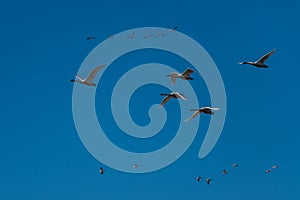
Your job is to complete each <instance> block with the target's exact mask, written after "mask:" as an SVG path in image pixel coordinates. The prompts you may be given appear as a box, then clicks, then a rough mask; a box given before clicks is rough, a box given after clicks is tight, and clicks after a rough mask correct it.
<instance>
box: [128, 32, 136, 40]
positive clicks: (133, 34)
mask: <svg viewBox="0 0 300 200" xmlns="http://www.w3.org/2000/svg"><path fill="white" fill-rule="evenodd" d="M134 36H135V32H133V33H131V34H130V35H127V37H128V38H130V39H133V38H134Z"/></svg>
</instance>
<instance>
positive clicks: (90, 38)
mask: <svg viewBox="0 0 300 200" xmlns="http://www.w3.org/2000/svg"><path fill="white" fill-rule="evenodd" d="M95 39H96V37H95V36H92V35H90V36H88V37H87V38H86V40H95Z"/></svg>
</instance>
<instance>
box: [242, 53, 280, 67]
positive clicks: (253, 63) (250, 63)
mask: <svg viewBox="0 0 300 200" xmlns="http://www.w3.org/2000/svg"><path fill="white" fill-rule="evenodd" d="M275 51H276V49H273V50H272V51H271V52H269V53H267V54H266V55H264V56H262V57H261V58H260V59H259V60H257V61H255V62H239V64H241V65H244V64H249V65H253V66H255V67H258V68H268V66H267V65H265V64H264V63H265V61H266V60H267V59H268V58H269V57H270V56H271V55H272V54H273V53H274V52H275Z"/></svg>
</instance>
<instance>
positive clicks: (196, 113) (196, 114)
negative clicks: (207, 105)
mask: <svg viewBox="0 0 300 200" xmlns="http://www.w3.org/2000/svg"><path fill="white" fill-rule="evenodd" d="M199 114H200V111H199V110H197V111H196V112H194V113H193V114H192V116H190V118H188V119H186V120H184V121H186V122H187V121H190V120H191V119H193V118H195V117H197V116H198V115H199Z"/></svg>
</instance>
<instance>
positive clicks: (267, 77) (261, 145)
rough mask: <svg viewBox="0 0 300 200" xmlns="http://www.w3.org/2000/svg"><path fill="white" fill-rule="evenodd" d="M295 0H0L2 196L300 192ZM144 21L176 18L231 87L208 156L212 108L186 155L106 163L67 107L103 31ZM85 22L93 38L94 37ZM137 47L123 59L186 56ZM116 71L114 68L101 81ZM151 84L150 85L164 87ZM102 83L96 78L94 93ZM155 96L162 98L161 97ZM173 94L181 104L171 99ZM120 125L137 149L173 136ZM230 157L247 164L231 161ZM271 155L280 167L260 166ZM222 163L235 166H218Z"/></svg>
mask: <svg viewBox="0 0 300 200" xmlns="http://www.w3.org/2000/svg"><path fill="white" fill-rule="evenodd" d="M299 8H300V3H299V2H298V1H296V0H294V1H292V0H291V1H285V2H282V1H269V0H266V1H258V0H252V1H233V0H229V1H183V2H181V3H175V2H174V1H163V2H162V1H143V2H141V1H126V2H123V1H113V2H109V1H105V2H104V1H103V2H101V1H81V2H72V3H71V2H60V1H45V2H40V1H25V2H24V1H11V2H8V1H5V2H1V6H0V24H1V30H2V31H1V37H0V44H1V45H0V58H1V61H2V63H1V66H2V68H1V69H2V79H1V80H2V84H1V90H2V96H1V100H0V101H1V128H2V131H1V140H0V147H1V148H0V156H1V159H2V162H1V165H0V169H1V170H0V198H1V199H5V200H6V199H7V200H14V199H32V200H35V199H45V200H46V199H74V200H77V199H78V200H79V199H89V200H93V199H194V198H203V199H205V198H210V199H221V198H222V199H232V200H235V199H244V200H248V199H249V200H250V199H251V200H252V199H273V200H277V199H278V200H279V199H280V200H281V199H291V200H292V199H297V198H299V196H300V186H299V181H298V180H299V178H300V173H299V168H300V162H299V161H298V157H299V153H300V150H299V141H300V136H299V120H300V118H299V116H298V112H299V108H298V106H297V104H298V102H299V100H300V95H299V89H300V84H299V78H298V76H299V75H298V74H299V72H300V70H299V67H298V51H297V50H298V46H299V44H300V40H299V35H300V28H299V26H298V24H299V17H300V14H299ZM147 26H155V27H165V28H172V27H174V26H178V31H181V32H182V33H184V34H186V35H188V36H190V37H192V38H194V39H195V40H196V41H198V42H199V43H200V44H201V45H202V46H203V47H204V48H205V49H206V50H207V52H208V53H209V54H210V56H211V57H212V58H213V59H214V62H215V63H216V64H217V66H218V69H219V71H220V73H221V75H222V78H223V81H224V84H225V87H226V93H227V106H228V107H227V109H228V110H227V118H226V123H225V127H224V130H223V133H222V135H221V137H220V140H219V141H218V143H217V145H216V146H215V148H214V149H213V151H212V152H211V153H210V154H209V155H208V156H207V157H206V158H204V159H202V160H199V159H198V158H197V155H198V150H199V147H200V145H201V141H202V140H203V136H204V134H205V130H206V129H207V126H208V123H209V116H201V125H200V129H199V131H198V135H197V137H196V139H195V141H194V142H193V144H192V145H191V147H190V148H189V149H188V151H187V152H186V153H185V154H184V155H183V156H182V157H181V158H180V159H179V160H177V161H176V162H175V163H173V164H172V165H170V166H169V167H167V168H164V169H162V170H159V171H156V172H153V173H148V174H127V173H123V172H119V171H116V170H114V169H111V168H109V167H107V166H105V165H104V164H103V163H100V162H99V161H98V160H96V159H95V158H94V157H93V156H92V155H91V154H89V152H88V151H87V150H86V148H85V147H84V145H83V144H82V142H81V140H80V139H79V137H78V134H77V131H76V129H75V126H74V121H73V118H72V91H73V84H72V83H71V82H70V81H69V80H70V79H72V78H73V76H74V74H76V72H77V70H78V69H79V67H80V65H81V63H82V62H83V60H84V59H85V57H86V56H87V55H88V53H89V52H90V51H91V50H92V49H93V48H94V47H96V46H97V45H98V44H99V43H100V42H101V41H103V40H105V39H106V38H107V37H108V36H110V35H113V34H116V33H119V32H122V31H124V30H128V29H132V28H138V27H147ZM90 34H93V35H95V36H96V37H97V39H96V40H93V41H87V40H86V37H87V36H88V35H90ZM273 48H277V51H276V52H275V54H274V55H273V56H272V57H271V58H270V59H269V60H268V61H267V63H268V65H269V66H270V68H269V69H257V68H254V67H251V66H241V65H238V64H237V62H238V61H243V60H255V59H257V58H259V57H260V56H262V55H263V54H265V53H267V52H268V51H270V50H272V49H273ZM147 53H149V57H147V56H146V54H147ZM160 53H162V54H160ZM136 54H137V55H135V54H134V53H133V54H132V55H131V54H130V55H128V57H125V58H124V59H123V60H122V59H120V60H117V61H116V64H117V62H121V63H127V64H128V66H130V65H135V64H142V63H143V61H145V62H146V61H147V62H148V61H149V60H150V61H153V60H155V61H156V62H162V63H166V64H169V65H176V66H174V67H175V68H177V69H178V70H179V71H180V70H181V69H183V68H184V66H185V64H186V63H184V62H183V61H182V62H181V61H178V58H175V57H174V58H171V57H168V56H170V55H168V56H165V55H164V53H163V52H157V51H150V52H136ZM141 55H145V57H144V58H143V59H140V58H141ZM176 59H177V60H176ZM137 60H138V61H137ZM177 61H178V62H180V63H177ZM177 64H178V65H177ZM197 78H198V77H197ZM198 79H199V80H195V82H193V83H192V84H196V83H199V86H198V90H199V91H201V93H203V96H204V97H203V99H204V100H203V104H209V96H208V93H207V89H206V87H205V85H204V82H203V81H202V79H201V77H199V78H198ZM113 83H114V82H113V81H111V82H109V80H108V81H107V83H106V84H107V87H105V88H109V87H110V84H113ZM147 87H148V86H147ZM147 87H146V86H145V88H143V90H148V89H149V90H151V91H154V90H157V89H158V88H157V86H153V88H147ZM149 87H150V86H149ZM105 88H104V89H105ZM101 90H102V89H101V88H99V89H97V91H98V92H99V95H100V91H101ZM143 90H142V89H141V91H137V92H136V94H135V96H134V98H133V99H134V100H135V101H140V100H145V99H146V97H145V96H143V92H142V91H143ZM159 93H160V92H159ZM96 99H100V97H98V93H97V97H96ZM148 100H149V99H148ZM151 100H153V101H158V102H155V103H159V101H160V100H161V97H160V96H159V95H158V96H157V97H153V99H151ZM99 101H100V100H99ZM150 103H151V102H150V100H149V102H148V103H147V105H148V106H149V105H150ZM132 106H133V109H132V115H133V119H135V120H136V121H137V123H140V124H143V123H147V120H148V118H143V116H139V113H138V112H137V111H140V110H145V112H146V109H147V108H146V107H143V106H141V105H137V106H136V107H135V106H134V105H132ZM168 106H169V108H172V107H173V106H174V107H176V106H177V104H176V101H174V102H170V104H169V105H168ZM96 109H97V114H99V115H100V114H103V115H106V114H107V115H109V113H106V112H105V113H101V104H100V103H99V104H97V105H96ZM169 110H170V109H169ZM107 112H108V111H107ZM174 116H175V115H174ZM112 123H113V122H112ZM109 125H110V123H107V126H108V127H107V128H110V127H109ZM166 129H168V127H166ZM113 130H114V129H113ZM116 130H117V129H116ZM170 132H171V131H170ZM114 134H116V135H117V134H120V133H119V132H117V131H115V132H113V134H112V135H111V136H110V137H111V138H112V139H114V140H115V142H116V143H117V144H119V145H120V146H122V147H124V148H128V149H130V150H133V149H134V150H136V151H146V150H149V149H152V148H153V146H154V147H160V146H163V145H164V144H165V143H166V142H168V141H169V140H170V138H172V137H173V136H172V135H165V136H164V135H162V136H161V135H158V136H157V138H153V139H156V140H155V141H150V142H146V143H142V145H141V144H139V143H138V142H139V141H128V142H125V143H124V141H123V139H122V137H121V136H120V137H115V135H114ZM170 134H171V133H170ZM124 140H125V139H124ZM134 143H138V144H136V145H137V149H135V147H134ZM144 144H145V145H144ZM234 162H237V163H239V164H240V166H239V167H238V168H235V169H232V168H231V164H232V163H234ZM274 164H278V165H280V168H279V169H278V170H277V171H274V173H271V174H265V172H264V171H265V169H267V168H269V167H270V166H272V165H274ZM100 166H103V167H105V169H106V173H105V174H104V175H100V174H99V173H98V169H99V167H100ZM222 169H228V171H229V174H228V175H227V176H222V175H221V170H222ZM198 175H200V176H203V177H212V178H213V181H212V184H211V185H210V186H208V185H206V184H205V183H204V182H200V183H198V182H196V180H195V178H196V176H198Z"/></svg>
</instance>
